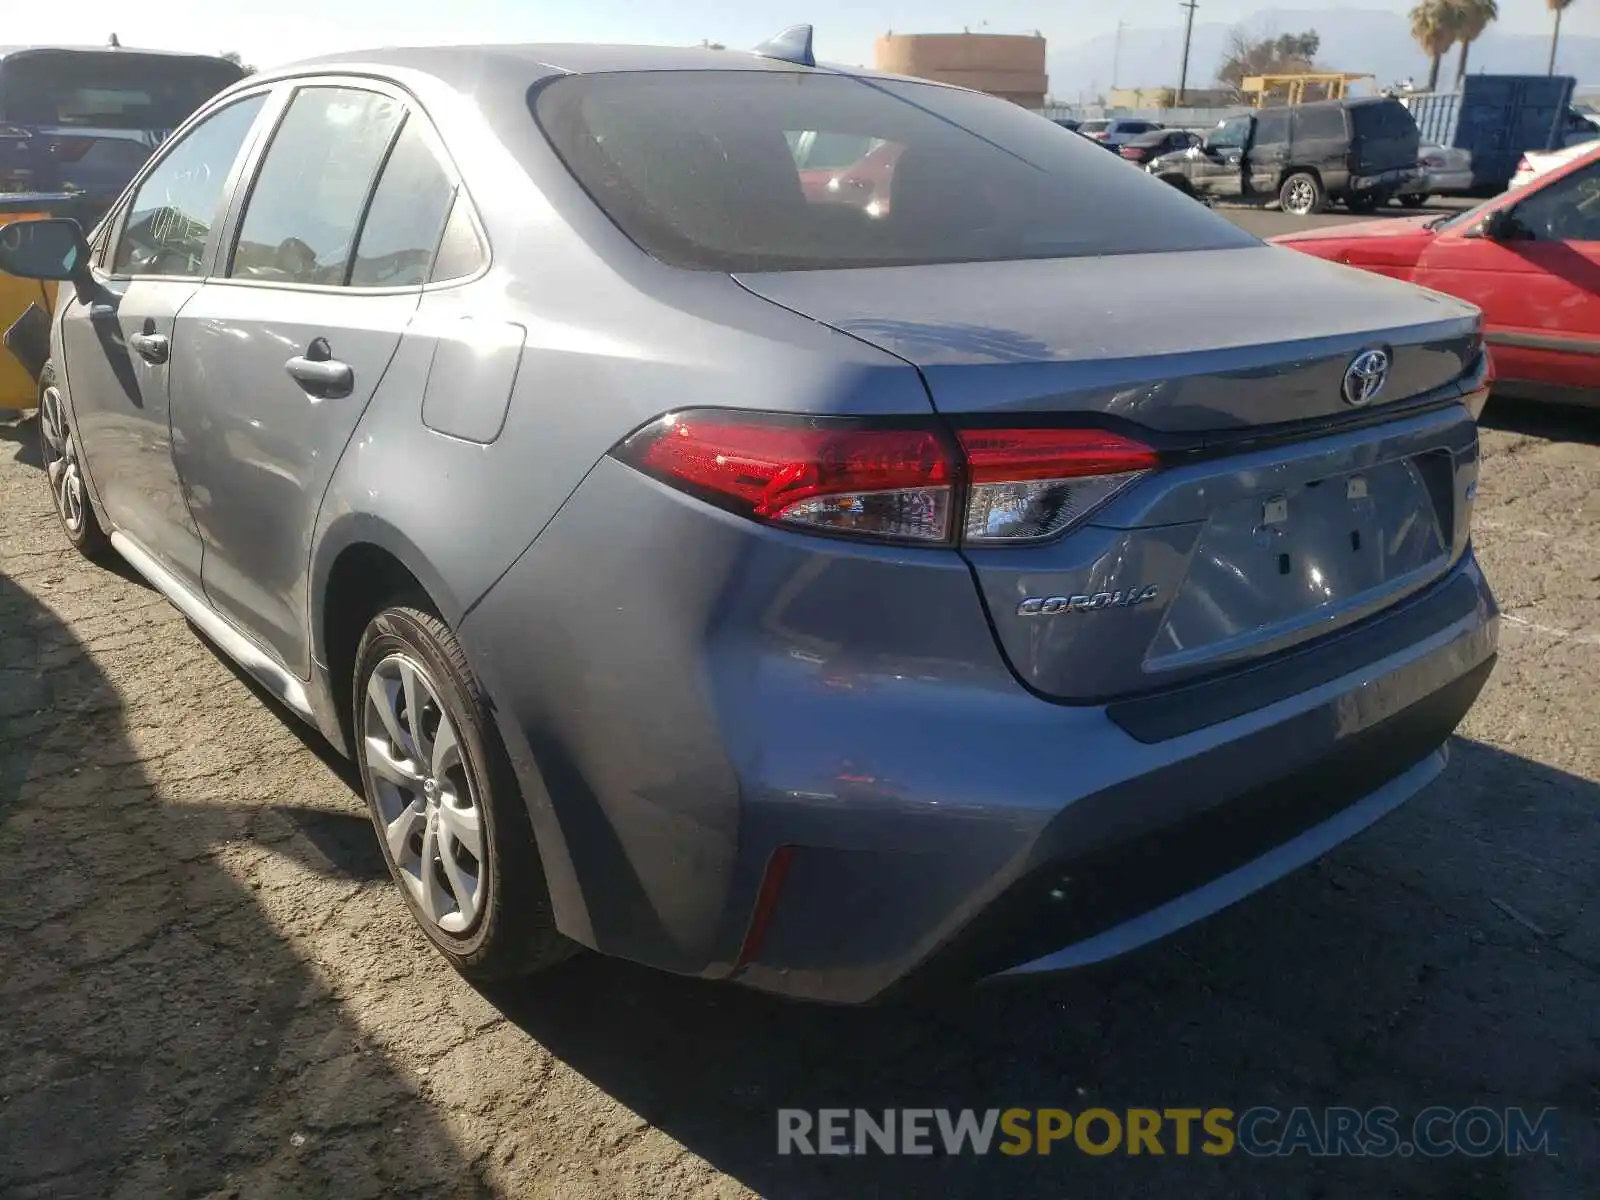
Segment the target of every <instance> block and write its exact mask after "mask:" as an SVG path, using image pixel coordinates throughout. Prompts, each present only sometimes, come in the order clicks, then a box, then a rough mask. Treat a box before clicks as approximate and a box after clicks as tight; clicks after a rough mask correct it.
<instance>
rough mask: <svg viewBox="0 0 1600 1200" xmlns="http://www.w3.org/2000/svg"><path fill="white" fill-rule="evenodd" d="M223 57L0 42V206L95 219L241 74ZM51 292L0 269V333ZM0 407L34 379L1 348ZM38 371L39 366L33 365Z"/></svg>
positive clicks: (23, 406) (12, 402)
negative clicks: (163, 142) (155, 151)
mask: <svg viewBox="0 0 1600 1200" xmlns="http://www.w3.org/2000/svg"><path fill="white" fill-rule="evenodd" d="M243 75H244V72H243V70H242V69H241V68H240V67H239V66H238V65H237V64H235V63H233V62H230V61H228V60H227V59H223V58H211V57H208V56H205V55H198V54H168V53H161V52H153V51H142V50H125V49H120V48H111V47H108V48H103V49H92V48H91V49H72V48H66V47H57V46H28V47H17V48H12V49H0V200H5V201H6V203H5V206H4V208H3V209H0V212H10V213H12V214H15V213H16V211H17V209H16V206H17V205H19V204H20V205H21V206H22V207H23V208H26V209H29V210H30V211H32V213H33V215H36V216H37V215H50V214H55V215H70V216H72V217H73V218H75V219H76V220H78V221H80V222H81V223H82V224H83V225H84V226H86V227H88V226H92V225H93V224H94V223H95V222H96V221H98V220H99V219H100V216H101V214H103V213H104V212H105V210H106V209H107V208H109V207H110V205H111V202H112V201H113V200H115V199H116V198H117V195H118V194H119V193H120V192H121V191H122V189H123V188H124V187H125V186H127V183H128V180H130V179H131V178H133V174H134V172H135V171H137V170H138V169H139V167H140V166H141V165H143V163H144V161H145V159H147V158H148V157H149V156H150V151H151V149H152V148H153V147H154V146H155V145H156V143H157V142H159V141H160V139H161V138H162V137H164V136H165V135H166V134H167V132H168V131H170V130H171V129H172V128H173V127H174V126H176V125H179V124H181V123H182V122H183V120H184V119H185V118H186V117H188V115H189V114H190V113H192V112H193V111H194V110H195V109H196V108H198V107H199V106H200V104H201V103H202V102H203V101H205V100H207V99H209V98H210V97H211V96H213V95H215V94H216V93H217V92H219V91H221V90H222V89H223V88H225V87H227V86H228V85H229V84H232V83H234V82H236V81H237V80H239V79H241V78H242V77H243ZM53 296H54V291H53V290H50V291H46V292H44V293H41V292H40V289H39V286H38V284H37V282H35V281H32V280H29V281H26V282H24V281H22V280H12V279H6V278H4V277H0V332H4V331H5V330H6V329H9V328H10V327H11V326H12V324H14V323H15V322H16V321H17V320H18V318H20V317H22V316H23V314H24V313H25V312H26V311H27V308H28V306H29V305H30V304H31V303H39V304H41V305H43V306H45V307H48V305H49V304H50V302H51V300H52V299H53ZM0 360H3V361H0V414H4V413H17V412H23V411H26V410H29V409H32V408H34V407H35V406H36V404H37V403H38V391H39V389H38V379H37V376H36V375H35V374H34V373H31V372H30V371H28V370H26V369H24V367H23V366H22V364H21V363H19V362H18V361H16V360H15V359H14V358H12V357H11V356H8V355H0ZM35 370H37V366H35Z"/></svg>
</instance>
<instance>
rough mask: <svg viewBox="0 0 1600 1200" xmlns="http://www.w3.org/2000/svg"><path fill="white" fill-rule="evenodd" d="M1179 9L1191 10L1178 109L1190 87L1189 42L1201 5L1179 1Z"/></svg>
mask: <svg viewBox="0 0 1600 1200" xmlns="http://www.w3.org/2000/svg"><path fill="white" fill-rule="evenodd" d="M1178 7H1179V8H1186V9H1188V10H1189V19H1188V20H1187V21H1185V22H1184V23H1183V66H1182V67H1181V68H1180V69H1179V71H1178V102H1177V104H1176V105H1175V107H1177V108H1182V107H1183V93H1184V90H1185V89H1186V88H1187V87H1188V86H1189V41H1190V39H1191V38H1193V37H1194V10H1195V9H1197V8H1199V7H1200V5H1199V3H1198V2H1197V0H1179V3H1178Z"/></svg>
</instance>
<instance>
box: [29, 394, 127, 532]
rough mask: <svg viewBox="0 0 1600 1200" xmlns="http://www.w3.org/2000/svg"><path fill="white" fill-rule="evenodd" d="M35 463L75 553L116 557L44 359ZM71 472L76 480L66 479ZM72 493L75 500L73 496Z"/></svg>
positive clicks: (74, 437) (59, 522) (60, 399)
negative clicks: (101, 521)
mask: <svg viewBox="0 0 1600 1200" xmlns="http://www.w3.org/2000/svg"><path fill="white" fill-rule="evenodd" d="M38 404H39V411H38V413H37V416H36V418H35V419H36V420H37V422H38V425H39V462H40V464H41V465H42V466H43V467H44V475H45V486H46V487H48V488H49V489H50V502H51V504H52V505H53V506H54V508H55V510H56V523H57V524H58V525H60V526H61V532H62V533H64V534H66V536H67V541H69V542H71V543H72V545H73V547H74V548H75V549H76V550H77V551H78V553H79V554H81V555H83V556H84V557H85V558H87V559H89V560H90V561H91V562H98V563H104V562H109V561H110V560H111V559H113V558H115V557H116V551H115V550H113V549H112V548H111V539H110V537H108V536H107V535H106V531H105V530H104V529H103V528H102V527H101V525H100V518H99V517H97V516H96V515H95V511H94V504H93V502H92V501H91V500H90V499H89V478H88V475H87V474H86V473H85V468H84V465H83V460H82V458H81V457H80V455H79V454H78V449H77V440H76V435H75V434H74V432H73V430H72V422H71V421H70V420H69V419H68V417H67V411H66V404H65V401H64V400H63V399H62V396H61V390H60V388H58V387H57V386H56V367H55V364H54V363H50V362H47V363H45V365H44V369H43V370H41V371H40V372H39V391H38ZM71 475H75V476H76V479H75V480H74V479H72V478H70V476H71ZM74 495H75V500H74V499H73V497H74Z"/></svg>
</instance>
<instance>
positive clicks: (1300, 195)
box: [1284, 179, 1317, 217]
mask: <svg viewBox="0 0 1600 1200" xmlns="http://www.w3.org/2000/svg"><path fill="white" fill-rule="evenodd" d="M1316 198H1317V196H1316V191H1315V190H1314V189H1313V188H1312V186H1311V181H1310V180H1309V179H1296V180H1295V181H1294V182H1292V183H1291V184H1290V185H1289V194H1288V195H1287V196H1286V197H1285V199H1286V200H1287V201H1288V203H1287V204H1285V205H1284V207H1285V208H1287V209H1288V210H1289V211H1290V212H1292V213H1293V214H1294V215H1295V216H1297V217H1303V216H1305V215H1306V214H1307V213H1308V212H1310V211H1311V206H1312V204H1313V203H1315V202H1316Z"/></svg>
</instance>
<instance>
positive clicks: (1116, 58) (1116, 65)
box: [1111, 21, 1128, 92]
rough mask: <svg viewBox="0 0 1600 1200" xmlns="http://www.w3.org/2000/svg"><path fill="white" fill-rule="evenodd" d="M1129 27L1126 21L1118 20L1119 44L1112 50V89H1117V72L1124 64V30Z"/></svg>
mask: <svg viewBox="0 0 1600 1200" xmlns="http://www.w3.org/2000/svg"><path fill="white" fill-rule="evenodd" d="M1127 27H1128V23H1127V22H1126V21H1118V22H1117V46H1116V49H1115V50H1113V51H1112V52H1111V90H1112V91H1113V92H1114V91H1116V90H1117V74H1118V71H1119V69H1120V68H1121V66H1122V31H1123V30H1124V29H1126V28H1127Z"/></svg>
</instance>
